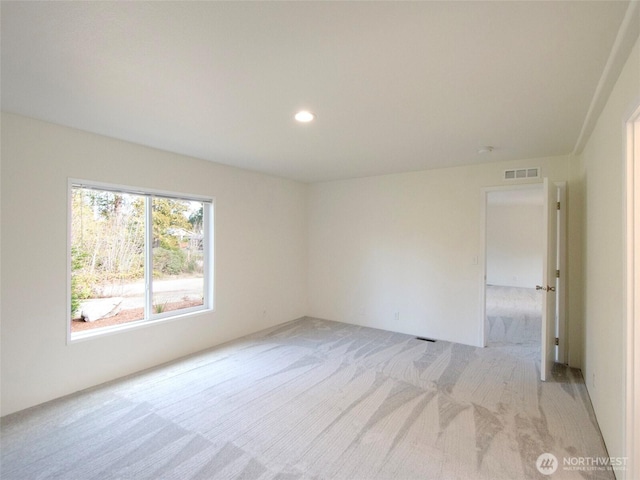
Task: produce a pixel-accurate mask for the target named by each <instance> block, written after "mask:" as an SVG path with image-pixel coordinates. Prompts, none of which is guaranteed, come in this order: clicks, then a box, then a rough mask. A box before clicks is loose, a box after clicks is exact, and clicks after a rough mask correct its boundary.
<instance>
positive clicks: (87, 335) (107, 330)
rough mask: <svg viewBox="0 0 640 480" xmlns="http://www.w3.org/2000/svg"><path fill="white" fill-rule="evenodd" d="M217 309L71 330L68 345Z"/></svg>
mask: <svg viewBox="0 0 640 480" xmlns="http://www.w3.org/2000/svg"><path fill="white" fill-rule="evenodd" d="M214 311H215V310H214V309H213V308H197V309H195V310H189V311H188V312H183V313H179V314H176V315H167V316H163V317H160V318H153V319H150V320H138V321H135V322H130V323H125V324H122V325H113V326H111V327H102V328H96V329H95V330H87V331H86V332H76V333H72V332H71V331H70V328H71V327H70V326H69V327H68V328H69V332H68V334H67V345H70V344H74V343H79V342H83V341H85V340H92V339H95V338H100V337H104V336H108V335H114V334H117V333H122V332H129V331H132V330H139V329H141V328H147V327H150V326H153V325H158V324H161V323H168V322H173V321H175V320H183V319H185V318H190V317H196V316H199V315H203V314H207V313H213V312H214Z"/></svg>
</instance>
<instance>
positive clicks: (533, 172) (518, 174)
mask: <svg viewBox="0 0 640 480" xmlns="http://www.w3.org/2000/svg"><path fill="white" fill-rule="evenodd" d="M523 178H540V169H539V168H538V167H531V168H516V169H514V170H505V171H504V179H505V180H521V179H523Z"/></svg>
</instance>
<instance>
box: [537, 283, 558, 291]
mask: <svg viewBox="0 0 640 480" xmlns="http://www.w3.org/2000/svg"><path fill="white" fill-rule="evenodd" d="M536 290H542V291H543V292H555V291H556V287H550V286H549V285H547V286H546V287H543V286H542V285H536Z"/></svg>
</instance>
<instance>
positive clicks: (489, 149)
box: [478, 145, 493, 154]
mask: <svg viewBox="0 0 640 480" xmlns="http://www.w3.org/2000/svg"><path fill="white" fill-rule="evenodd" d="M491 152H493V147H492V146H491V145H487V146H485V147H480V148H478V153H479V154H483V153H491Z"/></svg>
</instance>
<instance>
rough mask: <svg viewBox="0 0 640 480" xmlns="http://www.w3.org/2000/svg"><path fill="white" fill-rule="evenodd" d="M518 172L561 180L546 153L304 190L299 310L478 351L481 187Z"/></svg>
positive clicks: (557, 160) (564, 165) (560, 166)
mask: <svg viewBox="0 0 640 480" xmlns="http://www.w3.org/2000/svg"><path fill="white" fill-rule="evenodd" d="M527 166H540V167H541V168H542V174H543V176H548V177H550V179H551V180H552V181H556V182H559V181H565V180H567V175H568V158H567V157H554V158H542V159H533V160H526V161H518V162H506V163H505V162H502V163H491V164H482V165H476V166H469V167H459V168H448V169H441V170H429V171H423V172H414V173H406V174H399V175H387V176H381V177H371V178H362V179H354V180H345V181H336V182H328V183H320V184H314V185H311V186H310V190H309V220H308V222H309V309H310V311H309V314H310V315H312V316H316V317H321V318H326V319H330V320H338V321H343V322H350V323H355V324H358V325H366V326H370V327H376V328H382V329H388V330H395V331H399V332H404V333H409V334H414V335H424V336H428V337H434V338H438V339H443V340H449V341H454V342H460V343H466V344H470V345H480V344H481V342H482V340H481V338H480V327H481V323H482V322H481V314H480V312H481V301H480V292H481V288H482V284H483V279H482V278H481V277H482V275H481V272H482V269H481V264H482V261H483V259H482V256H483V252H482V251H481V238H480V236H481V225H482V219H481V205H482V188H483V187H489V186H496V185H505V183H504V181H502V175H503V171H504V169H506V168H512V167H527ZM524 183H527V182H524ZM529 183H530V182H529ZM475 259H478V262H477V263H475V262H474V261H475ZM396 312H398V318H397V319H396Z"/></svg>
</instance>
